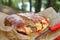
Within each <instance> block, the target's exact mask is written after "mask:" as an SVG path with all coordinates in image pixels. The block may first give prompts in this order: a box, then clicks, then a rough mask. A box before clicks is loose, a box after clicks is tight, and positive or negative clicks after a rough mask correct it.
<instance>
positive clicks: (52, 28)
mask: <svg viewBox="0 0 60 40" xmlns="http://www.w3.org/2000/svg"><path fill="white" fill-rule="evenodd" d="M58 29H60V23H57V24H56V25H54V26H50V27H49V28H48V30H46V31H45V32H43V33H42V34H40V35H38V36H36V37H35V38H34V40H39V39H40V38H41V37H43V35H45V34H47V33H48V32H53V31H56V30H58Z"/></svg>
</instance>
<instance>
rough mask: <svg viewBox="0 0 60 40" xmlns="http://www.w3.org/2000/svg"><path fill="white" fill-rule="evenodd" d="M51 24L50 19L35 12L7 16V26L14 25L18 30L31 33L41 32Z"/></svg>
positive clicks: (27, 33) (26, 33)
mask: <svg viewBox="0 0 60 40" xmlns="http://www.w3.org/2000/svg"><path fill="white" fill-rule="evenodd" d="M48 25H49V19H48V18H46V17H44V16H41V15H38V14H34V13H31V14H30V13H20V14H13V15H9V16H7V17H6V18H5V26H13V27H14V28H15V29H16V31H17V32H19V33H22V34H25V35H29V34H31V33H37V34H40V33H41V32H43V31H44V30H45V29H46V28H47V27H48Z"/></svg>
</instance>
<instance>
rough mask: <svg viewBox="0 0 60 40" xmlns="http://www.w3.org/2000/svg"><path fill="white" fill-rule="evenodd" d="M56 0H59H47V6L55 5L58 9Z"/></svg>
mask: <svg viewBox="0 0 60 40" xmlns="http://www.w3.org/2000/svg"><path fill="white" fill-rule="evenodd" d="M56 1H57V0H47V4H46V8H48V7H53V8H54V9H55V10H56V11H57V8H56V6H57V4H56Z"/></svg>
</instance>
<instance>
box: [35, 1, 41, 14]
mask: <svg viewBox="0 0 60 40" xmlns="http://www.w3.org/2000/svg"><path fill="white" fill-rule="evenodd" d="M40 9H41V0H35V13H37V12H40Z"/></svg>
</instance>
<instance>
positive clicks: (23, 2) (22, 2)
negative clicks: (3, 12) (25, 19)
mask: <svg viewBox="0 0 60 40" xmlns="http://www.w3.org/2000/svg"><path fill="white" fill-rule="evenodd" d="M22 11H23V12H24V0H22Z"/></svg>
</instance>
